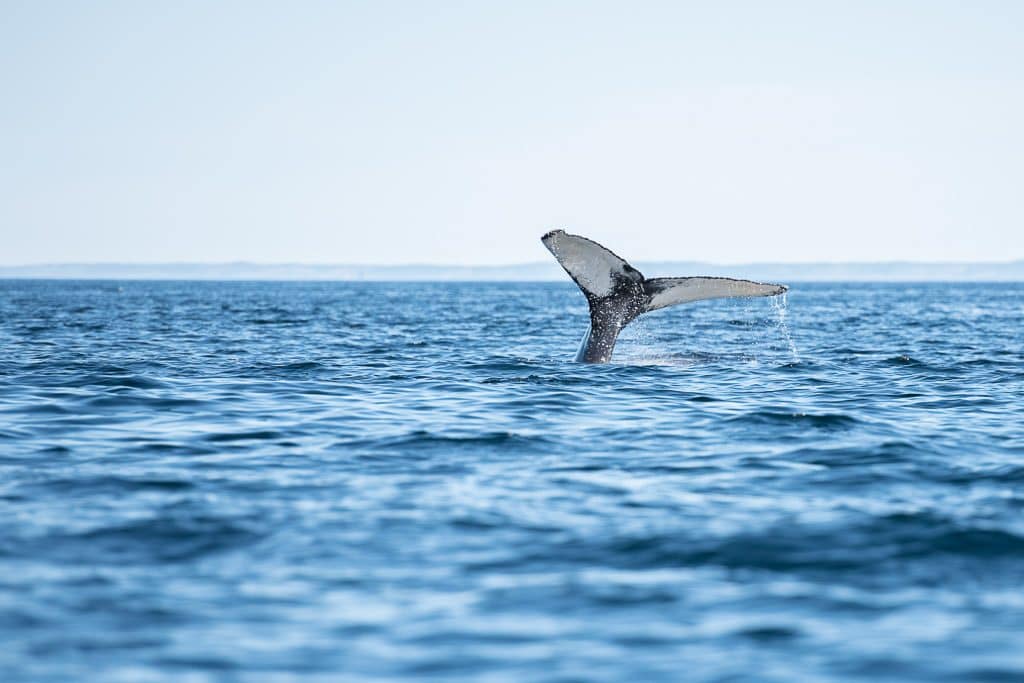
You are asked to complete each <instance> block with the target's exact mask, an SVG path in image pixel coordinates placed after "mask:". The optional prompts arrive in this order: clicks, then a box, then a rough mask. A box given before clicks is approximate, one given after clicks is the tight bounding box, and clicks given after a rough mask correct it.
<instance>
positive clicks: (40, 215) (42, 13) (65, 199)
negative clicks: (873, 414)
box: [0, 0, 1024, 264]
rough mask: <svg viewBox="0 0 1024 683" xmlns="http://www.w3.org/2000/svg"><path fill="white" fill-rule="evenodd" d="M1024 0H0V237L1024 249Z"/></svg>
mask: <svg viewBox="0 0 1024 683" xmlns="http://www.w3.org/2000/svg"><path fill="white" fill-rule="evenodd" d="M1022 36H1024V2H1012V1H1007V2H969V3H965V2H962V1H958V2H942V1H922V2H898V1H890V2H821V1H811V2H693V3H686V2H617V3H601V2H501V3H499V2H380V1H374V2H350V3H345V2H294V3H290V2H276V3H269V2H266V3H263V2H209V1H206V0H203V1H185V2H174V3H170V2H43V1H37V0H36V1H25V2H11V1H10V0H0V92H2V93H3V94H2V106H0V159H2V163H0V263H2V264H29V263H42V262H68V261H75V262H82V261H86V262H110V261H127V262H154V261H160V262H166V261H203V262H209V261H234V260H248V261H258V262H338V263H408V262H419V263H466V264H490V263H515V262H525V261H540V260H544V259H546V258H549V257H548V255H547V252H546V251H544V249H543V247H542V246H541V244H540V242H539V240H538V237H539V236H540V234H541V233H542V232H544V231H545V230H547V229H550V228H552V227H564V228H566V229H568V230H570V231H571V232H581V233H584V234H588V235H591V236H593V237H594V238H596V239H598V240H600V241H602V242H605V243H607V244H608V245H609V246H610V247H612V248H613V249H615V250H616V251H618V252H619V253H621V254H623V255H625V256H627V257H629V258H630V259H631V260H637V261H642V260H668V259H678V260H708V261H716V262H744V261H813V260H825V261H845V260H854V261H864V260H896V259H909V260H1008V259H1018V258H1024V193H1022V188H1024V123H1022V122H1024V38H1022Z"/></svg>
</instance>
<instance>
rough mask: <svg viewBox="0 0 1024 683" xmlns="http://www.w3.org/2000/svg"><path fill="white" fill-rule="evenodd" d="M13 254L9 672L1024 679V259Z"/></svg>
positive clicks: (12, 675)
mask: <svg viewBox="0 0 1024 683" xmlns="http://www.w3.org/2000/svg"><path fill="white" fill-rule="evenodd" d="M791 284H792V289H791V291H790V292H789V293H788V295H786V299H785V300H780V299H751V300H728V301H710V302H701V303H697V304H691V305H687V306H680V307H676V308H672V309H666V310H664V311H659V312H656V313H652V314H649V315H647V316H644V317H643V318H641V319H640V320H639V321H637V322H636V323H634V324H633V325H631V326H630V327H629V328H627V330H626V331H625V332H624V334H623V337H622V339H621V341H620V343H619V346H618V348H617V349H616V354H615V357H614V362H613V363H611V364H608V365H602V366H588V365H581V364H576V363H573V362H571V360H572V358H573V356H574V353H575V351H576V347H577V344H578V343H579V339H580V337H581V336H582V334H583V331H584V329H585V327H586V305H585V302H584V299H583V297H582V296H581V295H580V293H579V291H578V290H577V289H576V287H575V286H574V285H573V284H572V283H571V282H569V281H568V280H566V282H564V283H561V282H559V283H554V282H553V283H372V282H291V283H284V282H145V281H116V282H115V281H57V280H50V281H46V280H8V281H2V282H0V351H2V354H0V644H2V647H0V680H3V681H4V682H5V683H17V682H21V681H55V682H56V681H60V682H62V683H63V682H68V681H104V682H108V681H110V682H118V681H131V682H136V681H138V682H143V683H144V682H148V681H160V682H162V681H174V682H176V683H177V682H180V681H189V682H193V681H194V682H206V681H274V682H277V681H300V680H301V681H424V680H436V681H469V680H472V681H509V682H521V681H566V682H568V681H633V682H635V681H645V682H646V681H651V682H655V681H684V680H685V681H780V682H781V681H786V682H791V681H868V680H870V681H877V680H891V681H936V680H956V681H959V680H962V681H1010V680H1024V407H1022V404H1024V284H1005V283H1004V284H998V285H997V284H963V283H955V284H954V283H948V284H945V283H930V284H913V283H910V284H907V283H901V284H856V283H829V284H805V283H791Z"/></svg>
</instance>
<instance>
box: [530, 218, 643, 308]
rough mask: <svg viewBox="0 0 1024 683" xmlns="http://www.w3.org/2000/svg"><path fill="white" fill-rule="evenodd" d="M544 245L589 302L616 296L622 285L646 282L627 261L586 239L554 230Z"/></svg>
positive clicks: (543, 239) (544, 238)
mask: <svg viewBox="0 0 1024 683" xmlns="http://www.w3.org/2000/svg"><path fill="white" fill-rule="evenodd" d="M540 241H541V242H543V243H544V246H545V247H547V248H548V251H550V252H551V254H552V255H553V256H554V257H555V259H557V260H558V263H559V264H560V265H561V266H562V268H564V269H565V272H567V273H568V274H569V277H571V278H572V279H573V282H575V283H576V284H577V285H579V286H580V289H582V290H583V293H584V294H586V295H587V298H588V299H589V298H590V297H605V296H610V295H612V294H613V293H614V292H615V290H616V288H617V285H618V284H619V283H620V281H625V282H623V284H628V283H636V284H641V283H643V281H644V276H643V274H641V273H640V271H639V270H637V269H636V268H634V267H633V266H631V265H629V264H628V263H626V261H625V259H623V258H621V257H619V256H616V255H615V254H613V253H612V252H611V251H610V250H609V249H606V248H605V247H602V246H601V245H600V244H598V243H597V242H594V241H593V240H588V239H587V238H586V237H580V236H579V235H570V234H569V233H567V232H566V231H565V230H552V231H551V232H549V233H548V234H546V235H544V236H543V237H541V238H540Z"/></svg>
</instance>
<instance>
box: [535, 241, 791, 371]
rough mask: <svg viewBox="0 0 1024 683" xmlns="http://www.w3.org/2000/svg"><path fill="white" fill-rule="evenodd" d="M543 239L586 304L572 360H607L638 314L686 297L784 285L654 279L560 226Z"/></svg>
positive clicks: (750, 292) (775, 289) (778, 289)
mask: <svg viewBox="0 0 1024 683" xmlns="http://www.w3.org/2000/svg"><path fill="white" fill-rule="evenodd" d="M541 241H542V242H543V243H544V246H545V247H547V248H548V251H550V252H551V253H552V254H553V255H554V257H555V259H557V260H558V263H559V264H560V265H561V266H562V268H564V269H565V272H567V273H568V274H569V277H571V278H572V279H573V282H575V283H576V284H577V285H579V288H580V289H581V290H583V294H584V295H585V296H586V297H587V303H588V304H589V305H590V328H589V329H588V330H587V333H586V334H585V335H584V336H583V342H582V344H580V350H579V353H577V354H576V360H578V361H583V362H586V363H606V362H608V361H609V360H611V357H612V351H613V350H614V349H615V341H616V340H617V339H618V336H619V331H620V330H621V329H622V328H623V327H625V326H626V325H628V324H629V322H630V321H631V320H633V319H634V318H636V317H637V316H638V315H640V314H641V313H646V312H647V311H654V310H657V309H659V308H665V307H666V306H675V305H676V304H684V303H687V302H690V301H703V300H705V299H725V298H732V297H747V296H774V295H776V294H782V293H783V292H785V291H786V289H787V288H786V287H785V285H771V284H765V283H762V282H752V281H750V280H734V279H732V278H727V277H658V278H652V279H650V280H648V279H646V278H645V277H644V276H643V274H642V273H641V272H640V271H639V270H637V269H636V268H634V267H633V266H631V265H629V264H628V263H626V261H625V259H622V258H621V257H619V256H616V255H615V254H614V253H612V252H611V251H610V250H608V249H606V248H605V247H602V246H601V245H600V244H598V243H597V242H594V241H593V240H589V239H587V238H586V237H580V236H579V235H570V234H568V233H567V232H565V231H564V230H552V231H551V232H549V233H547V234H546V235H544V236H543V237H541Z"/></svg>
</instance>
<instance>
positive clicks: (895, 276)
mask: <svg viewBox="0 0 1024 683" xmlns="http://www.w3.org/2000/svg"><path fill="white" fill-rule="evenodd" d="M637 267H638V268H639V269H640V270H641V271H642V272H643V273H644V274H645V275H647V276H648V277H659V276H673V275H674V276H685V275H727V276H732V277H742V278H748V279H752V280H759V281H771V282H775V281H777V282H836V281H842V282H933V281H939V282H1024V261H1012V262H1003V263H910V262H889V263H748V264H732V265H720V264H710V263H699V262H682V261H680V262H659V263H642V262H641V263H638V264H637ZM0 279H5V280H11V279H18V280H20V279H36V280H39V279H46V280H263V281H267V280H271V281H273V280H280V281H357V282H358V281H382V282H388V281H419V282H427V281H431V282H435V281H436V282H545V281H561V280H564V279H566V275H565V273H563V272H562V270H561V268H559V267H558V265H557V264H555V263H550V264H549V263H529V264H521V265H508V266H443V265H441V266H435V265H397V266H360V265H330V264H313V265H303V264H259V263H209V264H206V263H203V264H199V263H148V264H128V263H114V264H88V263H81V264H75V263H68V264H43V265H26V266H0Z"/></svg>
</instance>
